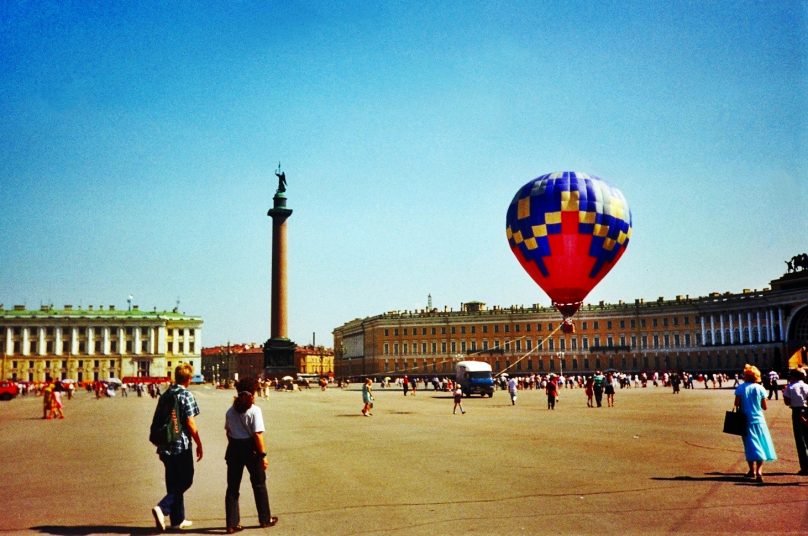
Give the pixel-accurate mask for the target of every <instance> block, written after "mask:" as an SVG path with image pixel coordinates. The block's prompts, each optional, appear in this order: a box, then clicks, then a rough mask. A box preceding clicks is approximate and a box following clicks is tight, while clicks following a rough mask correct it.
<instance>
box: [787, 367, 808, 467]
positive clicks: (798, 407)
mask: <svg viewBox="0 0 808 536" xmlns="http://www.w3.org/2000/svg"><path fill="white" fill-rule="evenodd" d="M783 402H785V404H786V406H788V407H790V408H791V429H792V431H793V432H794V442H795V443H796V444H797V459H799V461H800V470H799V472H798V473H797V474H798V475H801V476H808V426H806V425H805V423H803V419H806V418H808V385H806V383H805V372H804V371H802V370H800V369H791V370H789V371H788V385H787V386H786V388H785V390H784V391H783Z"/></svg>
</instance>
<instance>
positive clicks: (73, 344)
mask: <svg viewBox="0 0 808 536" xmlns="http://www.w3.org/2000/svg"><path fill="white" fill-rule="evenodd" d="M78 353H79V328H77V327H75V326H74V327H72V328H70V355H76V354H78Z"/></svg>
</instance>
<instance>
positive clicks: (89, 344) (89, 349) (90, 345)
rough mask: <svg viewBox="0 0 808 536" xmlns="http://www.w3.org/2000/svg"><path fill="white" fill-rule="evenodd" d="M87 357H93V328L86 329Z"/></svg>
mask: <svg viewBox="0 0 808 536" xmlns="http://www.w3.org/2000/svg"><path fill="white" fill-rule="evenodd" d="M87 355H95V328H93V327H92V326H90V327H88V328H87Z"/></svg>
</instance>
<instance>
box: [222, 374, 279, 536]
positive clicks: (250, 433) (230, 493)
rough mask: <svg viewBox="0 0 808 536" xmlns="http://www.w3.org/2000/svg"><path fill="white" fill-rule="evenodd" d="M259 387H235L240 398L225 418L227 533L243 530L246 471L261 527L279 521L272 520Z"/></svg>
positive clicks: (249, 382) (243, 383)
mask: <svg viewBox="0 0 808 536" xmlns="http://www.w3.org/2000/svg"><path fill="white" fill-rule="evenodd" d="M258 389H259V385H258V381H257V380H256V379H255V378H243V379H241V380H239V381H238V382H237V383H236V390H237V391H238V395H237V396H236V398H235V399H234V400H233V405H232V406H230V408H229V409H228V410H227V413H226V414H225V423H224V429H225V432H226V434H227V451H226V452H225V455H224V459H225V461H226V462H227V491H226V492H225V499H224V504H225V518H226V523H227V533H228V534H233V533H234V532H238V531H240V530H243V529H244V527H242V526H241V515H240V512H239V505H238V499H239V489H240V488H241V479H242V477H243V476H244V468H245V467H246V468H247V472H249V473H250V484H251V485H252V490H253V497H254V498H255V507H256V509H257V510H258V524H259V525H260V526H261V527H262V528H265V527H272V526H274V525H275V524H276V523H277V522H278V518H277V517H274V516H272V514H271V512H270V509H269V494H268V493H267V484H266V482H267V474H266V470H267V468H268V467H269V459H268V458H267V446H266V443H265V441H264V431H265V430H266V428H265V427H264V416H263V413H262V412H261V408H260V407H258V406H256V405H255V393H256V392H257V391H258Z"/></svg>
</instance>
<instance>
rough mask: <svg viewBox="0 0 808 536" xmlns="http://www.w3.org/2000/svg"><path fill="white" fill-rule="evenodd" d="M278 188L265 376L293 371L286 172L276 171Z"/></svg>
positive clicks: (289, 211)
mask: <svg viewBox="0 0 808 536" xmlns="http://www.w3.org/2000/svg"><path fill="white" fill-rule="evenodd" d="M275 175H276V176H277V177H278V190H277V191H276V192H275V197H273V198H272V199H273V202H274V203H273V206H272V208H271V209H269V212H267V216H269V217H271V218H272V298H271V299H272V303H271V306H270V317H271V318H270V328H271V329H270V338H269V339H268V340H267V342H265V343H264V375H265V376H267V377H274V376H283V375H287V374H292V375H293V374H294V373H295V372H297V370H296V369H295V363H294V358H295V346H296V345H295V343H294V342H292V341H290V340H289V336H288V334H287V332H286V220H287V219H288V218H289V216H291V215H292V209H290V208H286V173H283V172H282V171H281V165H280V164H278V170H277V171H276V172H275Z"/></svg>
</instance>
